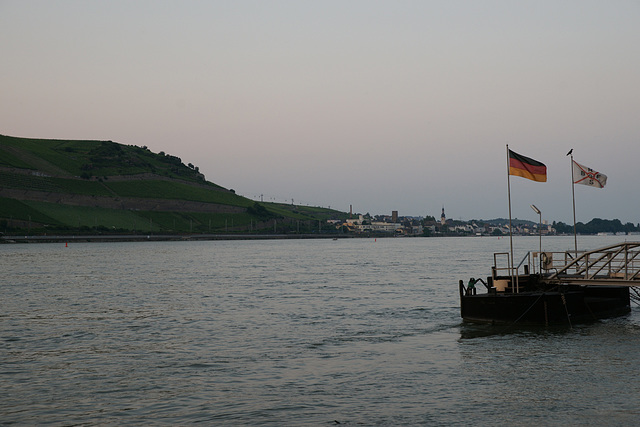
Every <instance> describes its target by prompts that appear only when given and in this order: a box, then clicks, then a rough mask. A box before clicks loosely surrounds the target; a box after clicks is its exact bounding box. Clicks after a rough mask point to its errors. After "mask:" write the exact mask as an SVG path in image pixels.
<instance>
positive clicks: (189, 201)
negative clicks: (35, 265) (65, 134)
mask: <svg viewBox="0 0 640 427" xmlns="http://www.w3.org/2000/svg"><path fill="white" fill-rule="evenodd" d="M345 217H346V214H345V213H343V212H338V211H335V210H330V209H324V208H317V207H307V206H294V205H287V204H277V203H257V202H254V201H253V200H250V199H247V198H245V197H242V196H238V195H236V194H235V192H234V191H233V190H228V189H225V188H223V187H221V186H219V185H216V184H214V183H211V182H208V181H207V180H206V179H205V177H204V175H202V174H201V173H200V172H199V168H198V167H197V166H194V165H192V164H189V165H184V164H183V163H182V160H181V159H180V158H179V157H176V156H173V155H169V154H165V153H163V152H160V153H153V152H151V151H150V150H149V149H148V148H147V147H137V146H132V145H123V144H118V143H115V142H112V141H75V140H52V139H28V138H17V137H11V136H4V135H0V232H4V233H6V234H11V233H18V234H24V233H30V234H44V233H50V234H53V233H58V234H71V233H73V234H77V233H80V234H82V233H96V232H99V233H116V232H117V233H123V232H124V233H137V232H140V233H149V232H152V233H167V234H169V233H234V232H235V233H238V232H240V233H247V232H271V233H273V232H274V231H275V232H276V233H305V232H311V231H316V230H318V229H319V228H320V229H322V227H323V222H326V221H327V220H328V219H338V218H345ZM328 229H329V227H327V226H326V225H324V230H325V231H326V230H328Z"/></svg>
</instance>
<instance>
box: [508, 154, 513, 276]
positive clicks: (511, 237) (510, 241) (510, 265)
mask: <svg viewBox="0 0 640 427" xmlns="http://www.w3.org/2000/svg"><path fill="white" fill-rule="evenodd" d="M507 192H508V193H509V195H508V199H509V246H510V247H511V258H510V259H509V274H510V275H511V286H513V285H514V281H513V229H512V228H511V178H510V175H509V144H507Z"/></svg>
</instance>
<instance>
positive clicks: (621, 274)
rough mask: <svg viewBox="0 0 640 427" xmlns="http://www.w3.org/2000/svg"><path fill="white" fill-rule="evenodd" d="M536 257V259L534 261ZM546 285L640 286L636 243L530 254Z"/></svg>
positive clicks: (639, 246)
mask: <svg viewBox="0 0 640 427" xmlns="http://www.w3.org/2000/svg"><path fill="white" fill-rule="evenodd" d="M536 255H537V257H536ZM533 258H534V259H535V258H538V260H539V263H538V269H536V271H537V272H538V273H540V274H541V275H542V276H543V277H544V279H545V280H547V281H558V282H562V283H567V284H583V285H586V284H590V285H595V284H597V285H616V286H625V285H626V286H638V285H640V242H625V243H619V244H615V245H611V246H605V247H603V248H600V249H596V250H592V251H582V252H577V253H576V252H575V251H565V252H541V253H533Z"/></svg>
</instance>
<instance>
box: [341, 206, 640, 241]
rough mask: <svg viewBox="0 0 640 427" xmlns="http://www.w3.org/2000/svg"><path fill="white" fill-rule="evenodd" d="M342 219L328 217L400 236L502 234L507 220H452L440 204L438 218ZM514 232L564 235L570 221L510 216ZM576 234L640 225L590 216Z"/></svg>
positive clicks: (348, 228)
mask: <svg viewBox="0 0 640 427" xmlns="http://www.w3.org/2000/svg"><path fill="white" fill-rule="evenodd" d="M349 216H350V217H351V218H349V219H346V220H329V221H328V222H329V223H330V224H333V225H334V226H335V227H336V228H337V229H341V230H342V232H345V233H353V234H364V235H366V234H386V235H390V234H394V235H401V236H503V235H508V234H509V220H508V219H504V218H499V219H492V220H470V221H461V220H453V219H449V218H447V217H446V214H445V210H444V207H443V208H442V213H441V215H440V218H439V219H437V218H436V217H434V216H426V217H412V216H399V215H398V211H393V212H392V213H391V215H375V216H371V215H369V214H365V215H362V214H355V215H354V214H350V215H349ZM511 227H513V234H514V235H540V234H542V235H567V234H573V233H574V227H573V224H565V223H563V222H555V221H554V222H553V223H549V222H548V221H546V220H542V222H541V223H536V222H533V221H529V220H520V219H512V220H511ZM576 232H577V233H578V234H601V235H608V234H610V235H614V234H620V235H626V234H638V235H640V224H636V225H634V224H632V223H626V224H622V223H621V222H620V221H619V220H617V219H614V220H606V219H599V218H594V219H593V220H591V221H589V222H588V223H586V224H583V223H581V222H578V223H577V224H576Z"/></svg>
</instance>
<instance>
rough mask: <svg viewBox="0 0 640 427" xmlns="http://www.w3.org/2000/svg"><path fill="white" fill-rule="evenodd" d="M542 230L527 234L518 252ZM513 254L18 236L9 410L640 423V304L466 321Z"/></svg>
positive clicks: (12, 414) (78, 418) (34, 416)
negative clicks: (494, 271)
mask: <svg viewBox="0 0 640 427" xmlns="http://www.w3.org/2000/svg"><path fill="white" fill-rule="evenodd" d="M624 237H625V236H618V237H612V236H602V237H597V236H594V237H579V245H580V249H595V248H597V247H600V246H603V245H606V244H610V243H616V242H618V241H620V240H624ZM629 237H632V236H629ZM538 244H539V240H538V238H537V237H518V238H514V250H515V253H516V255H515V258H516V260H519V259H521V258H522V256H523V255H524V254H525V253H526V251H527V250H537V249H538ZM543 246H544V248H545V249H549V250H567V249H572V248H573V237H545V238H543ZM506 251H509V239H508V238H502V239H498V238H496V237H470V238H386V239H380V238H379V239H373V238H371V239H344V240H342V239H341V240H337V241H334V240H269V241H255V240H247V241H200V242H134V243H71V244H69V245H68V246H65V244H64V243H62V244H53V243H51V244H13V245H1V246H0V265H1V266H2V281H1V282H0V361H1V364H0V424H3V425H4V424H17V425H41V424H48V425H61V426H62V425H142V424H144V425H188V424H195V423H201V424H204V425H296V426H307V425H309V426H317V425H320V426H321V425H338V423H339V424H340V425H353V426H355V425H358V426H360V425H468V424H471V423H473V424H474V425H480V426H483V425H492V426H495V425H505V426H506V425H509V426H514V425H516V426H517V425H522V426H525V425H532V424H540V425H559V424H565V425H605V424H606V425H635V424H637V422H638V420H639V419H640V378H639V377H640V376H639V375H638V366H640V351H639V349H640V308H639V307H637V306H635V304H633V307H632V312H631V313H630V314H629V315H625V316H623V317H619V318H615V319H608V320H604V321H600V322H597V323H591V324H585V325H573V327H572V328H571V327H561V328H542V327H541V328H524V329H523V328H519V327H516V326H514V327H504V326H503V327H493V326H474V325H469V324H464V323H462V321H461V319H460V312H459V301H458V298H459V297H458V280H460V279H463V280H466V279H468V278H469V277H486V276H487V275H488V274H489V271H490V270H489V269H490V266H491V263H492V261H493V258H492V254H493V252H506Z"/></svg>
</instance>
